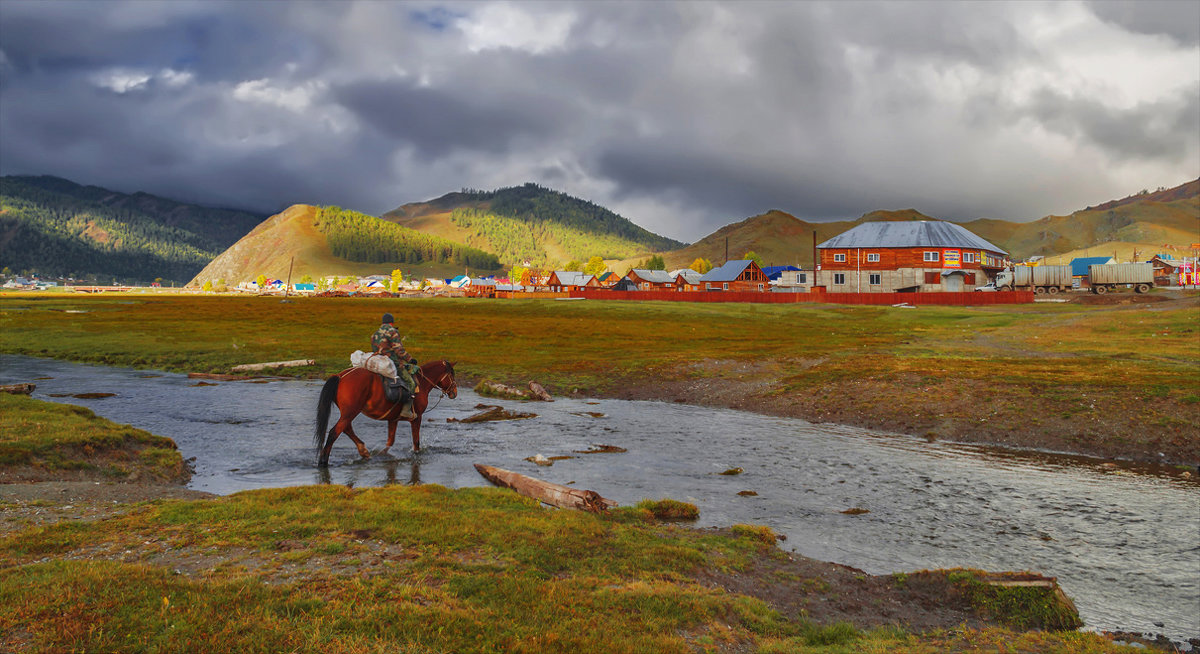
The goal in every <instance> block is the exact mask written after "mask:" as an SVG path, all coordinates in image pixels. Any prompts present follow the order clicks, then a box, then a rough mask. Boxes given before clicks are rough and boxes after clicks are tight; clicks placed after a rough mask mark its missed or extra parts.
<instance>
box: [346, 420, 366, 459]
mask: <svg viewBox="0 0 1200 654" xmlns="http://www.w3.org/2000/svg"><path fill="white" fill-rule="evenodd" d="M346 435H347V436H349V437H350V440H352V441H354V447H357V448H358V455H359V456H361V457H362V458H364V459H369V458H371V451H370V450H368V449H367V446H366V445H363V442H362V439H360V438H359V437H358V435H357V434H355V433H354V428H353V427H351V426H350V425H346Z"/></svg>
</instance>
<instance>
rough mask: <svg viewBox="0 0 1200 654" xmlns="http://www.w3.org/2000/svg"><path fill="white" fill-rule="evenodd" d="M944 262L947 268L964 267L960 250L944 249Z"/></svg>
mask: <svg viewBox="0 0 1200 654" xmlns="http://www.w3.org/2000/svg"><path fill="white" fill-rule="evenodd" d="M942 263H943V264H944V266H945V267H946V268H962V260H961V259H960V258H959V254H958V250H942Z"/></svg>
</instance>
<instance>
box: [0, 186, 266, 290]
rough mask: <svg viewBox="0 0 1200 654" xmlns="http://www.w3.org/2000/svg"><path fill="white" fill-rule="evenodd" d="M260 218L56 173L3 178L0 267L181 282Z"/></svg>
mask: <svg viewBox="0 0 1200 654" xmlns="http://www.w3.org/2000/svg"><path fill="white" fill-rule="evenodd" d="M264 218H265V216H263V215H262V214H256V213H251V212H247V211H237V210H231V209H213V208H209V207H202V206H198V205H194V204H186V203H183V202H176V201H174V200H167V199H165V198H160V197H157V196H153V195H150V194H148V193H133V194H125V193H119V192H117V191H110V190H108V189H105V188H101V187H99V186H81V185H79V184H76V183H74V182H71V181H68V180H65V179H61V178H58V177H50V176H37V177H27V176H8V177H0V266H3V267H7V268H9V269H10V270H12V271H14V272H27V273H33V272H36V273H40V274H42V275H49V276H74V277H85V276H87V277H92V276H100V277H103V278H121V279H127V280H133V279H136V280H143V281H150V280H153V279H155V278H163V279H165V280H171V281H176V282H181V283H182V282H186V281H187V280H189V279H191V278H192V276H194V275H195V274H196V273H197V272H199V271H200V269H201V268H203V267H204V266H205V264H207V263H208V262H209V261H211V260H212V259H213V257H216V256H217V255H218V254H220V253H221V252H223V251H224V250H225V249H226V248H228V247H229V246H230V245H233V244H234V243H235V242H237V240H238V239H239V238H241V237H242V236H244V235H245V234H246V232H248V231H250V230H251V229H253V228H254V226H255V225H257V224H259V223H260V222H262V220H263V219H264Z"/></svg>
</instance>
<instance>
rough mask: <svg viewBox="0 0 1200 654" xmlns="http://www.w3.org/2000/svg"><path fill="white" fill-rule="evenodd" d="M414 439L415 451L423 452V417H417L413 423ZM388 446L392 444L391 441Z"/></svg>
mask: <svg viewBox="0 0 1200 654" xmlns="http://www.w3.org/2000/svg"><path fill="white" fill-rule="evenodd" d="M412 437H413V451H414V452H420V451H421V416H417V419H416V420H413V421H412ZM388 444H389V445H390V444H391V440H390V439H389V440H388Z"/></svg>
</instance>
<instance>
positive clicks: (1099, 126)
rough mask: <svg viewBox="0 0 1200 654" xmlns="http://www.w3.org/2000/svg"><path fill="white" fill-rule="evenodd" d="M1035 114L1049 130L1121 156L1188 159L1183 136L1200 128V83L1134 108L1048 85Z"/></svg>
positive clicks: (1033, 105) (1040, 94) (1037, 98)
mask: <svg viewBox="0 0 1200 654" xmlns="http://www.w3.org/2000/svg"><path fill="white" fill-rule="evenodd" d="M1030 112H1031V114H1032V115H1033V116H1035V117H1036V118H1037V120H1038V121H1040V122H1041V123H1042V124H1043V125H1045V126H1046V127H1047V128H1048V129H1050V130H1052V131H1055V132H1058V133H1060V134H1063V135H1065V136H1068V137H1075V138H1082V139H1085V140H1087V141H1090V142H1092V143H1094V144H1095V145H1097V146H1099V147H1100V148H1103V149H1105V150H1107V151H1109V152H1111V153H1112V154H1113V155H1114V156H1115V157H1116V158H1118V159H1128V158H1141V159H1160V158H1163V159H1168V160H1174V161H1179V162H1181V163H1182V162H1183V161H1184V160H1185V159H1186V157H1187V155H1188V146H1189V144H1188V142H1187V141H1186V140H1185V139H1181V138H1179V135H1180V134H1181V133H1186V132H1187V131H1188V130H1189V128H1190V129H1192V130H1195V129H1200V84H1196V85H1193V86H1191V87H1189V88H1186V89H1183V90H1181V91H1180V92H1179V93H1177V94H1176V95H1175V96H1173V97H1169V98H1165V99H1163V100H1162V101H1159V102H1154V103H1142V104H1139V105H1137V106H1135V107H1132V108H1130V109H1117V108H1113V107H1107V106H1104V105H1102V104H1099V103H1097V102H1095V101H1093V100H1091V99H1089V98H1075V97H1068V96H1066V95H1064V94H1062V93H1058V92H1056V91H1054V90H1052V89H1042V90H1041V91H1040V92H1038V93H1037V95H1036V96H1035V97H1034V99H1033V101H1032V103H1031V105H1030Z"/></svg>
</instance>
